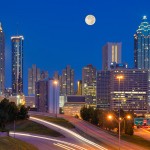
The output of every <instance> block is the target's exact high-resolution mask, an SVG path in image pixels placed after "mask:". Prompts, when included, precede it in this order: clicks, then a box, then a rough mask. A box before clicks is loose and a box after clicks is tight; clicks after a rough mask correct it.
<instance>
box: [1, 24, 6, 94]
mask: <svg viewBox="0 0 150 150" xmlns="http://www.w3.org/2000/svg"><path fill="white" fill-rule="evenodd" d="M4 89H5V39H4V32H3V29H2V26H1V23H0V95H3V94H4Z"/></svg>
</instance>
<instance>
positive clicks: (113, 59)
mask: <svg viewBox="0 0 150 150" xmlns="http://www.w3.org/2000/svg"><path fill="white" fill-rule="evenodd" d="M121 47H122V43H110V42H108V43H107V44H106V45H104V46H103V50H102V69H103V70H110V65H111V63H121Z"/></svg>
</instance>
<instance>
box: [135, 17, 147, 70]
mask: <svg viewBox="0 0 150 150" xmlns="http://www.w3.org/2000/svg"><path fill="white" fill-rule="evenodd" d="M134 65H135V68H137V69H150V24H149V23H148V21H147V17H146V16H143V19H142V22H141V24H140V26H139V28H138V30H137V31H136V33H135V34H134Z"/></svg>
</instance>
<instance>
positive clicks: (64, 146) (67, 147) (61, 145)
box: [53, 143, 75, 150]
mask: <svg viewBox="0 0 150 150" xmlns="http://www.w3.org/2000/svg"><path fill="white" fill-rule="evenodd" d="M53 144H54V145H56V146H59V147H62V148H64V149H67V150H75V149H74V148H72V147H69V146H66V145H63V144H60V143H53Z"/></svg>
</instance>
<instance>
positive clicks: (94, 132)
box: [59, 115, 146, 150]
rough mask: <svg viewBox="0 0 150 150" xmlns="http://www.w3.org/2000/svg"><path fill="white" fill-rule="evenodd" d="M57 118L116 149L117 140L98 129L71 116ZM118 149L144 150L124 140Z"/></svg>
mask: <svg viewBox="0 0 150 150" xmlns="http://www.w3.org/2000/svg"><path fill="white" fill-rule="evenodd" d="M59 117H61V118H64V119H66V120H68V121H69V122H71V123H72V124H73V125H75V126H76V127H77V128H78V129H80V130H82V131H83V132H85V133H87V134H88V135H90V136H92V137H94V138H96V139H98V140H99V141H102V142H103V143H106V144H107V145H110V146H111V147H113V148H115V149H118V138H117V137H114V136H113V135H110V134H109V133H107V132H106V131H104V130H101V129H100V128H98V127H96V126H94V125H92V124H90V123H88V122H85V121H83V120H80V119H76V118H74V117H71V116H66V115H59ZM120 145H121V147H120V149H121V150H146V149H145V148H143V147H141V146H138V145H136V144H133V143H129V142H126V141H124V140H121V141H120Z"/></svg>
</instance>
